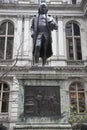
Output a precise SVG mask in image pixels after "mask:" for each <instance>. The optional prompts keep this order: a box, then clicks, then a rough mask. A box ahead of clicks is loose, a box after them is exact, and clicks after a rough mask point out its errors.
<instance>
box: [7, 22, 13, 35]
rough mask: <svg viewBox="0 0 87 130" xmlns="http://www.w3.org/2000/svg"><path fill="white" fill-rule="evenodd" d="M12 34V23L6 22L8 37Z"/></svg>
mask: <svg viewBox="0 0 87 130" xmlns="http://www.w3.org/2000/svg"><path fill="white" fill-rule="evenodd" d="M13 34H14V26H13V24H12V23H10V22H8V35H13Z"/></svg>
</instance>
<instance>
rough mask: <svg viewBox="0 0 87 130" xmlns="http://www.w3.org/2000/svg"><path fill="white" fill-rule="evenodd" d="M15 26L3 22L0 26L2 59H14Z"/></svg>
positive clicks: (0, 55)
mask: <svg viewBox="0 0 87 130" xmlns="http://www.w3.org/2000/svg"><path fill="white" fill-rule="evenodd" d="M13 39H14V26H13V24H12V23H11V22H9V21H7V22H3V23H2V24H1V25H0V59H3V60H7V59H12V54H13Z"/></svg>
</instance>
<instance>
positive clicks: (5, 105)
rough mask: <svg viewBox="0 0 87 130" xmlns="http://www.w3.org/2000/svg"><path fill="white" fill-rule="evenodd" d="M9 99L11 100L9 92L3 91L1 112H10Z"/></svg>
mask: <svg viewBox="0 0 87 130" xmlns="http://www.w3.org/2000/svg"><path fill="white" fill-rule="evenodd" d="M8 100H9V93H7V92H6V93H4V92H3V96H2V108H1V112H8Z"/></svg>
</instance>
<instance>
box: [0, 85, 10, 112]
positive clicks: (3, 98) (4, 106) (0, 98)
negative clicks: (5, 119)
mask: <svg viewBox="0 0 87 130" xmlns="http://www.w3.org/2000/svg"><path fill="white" fill-rule="evenodd" d="M9 94H10V89H9V86H8V85H7V84H6V83H0V113H6V112H8V107H9Z"/></svg>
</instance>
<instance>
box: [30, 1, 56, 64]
mask: <svg viewBox="0 0 87 130" xmlns="http://www.w3.org/2000/svg"><path fill="white" fill-rule="evenodd" d="M47 12H48V8H47V5H46V3H41V4H40V6H39V9H38V14H37V15H36V16H35V17H34V18H33V21H32V26H31V30H32V35H31V37H32V38H33V42H34V46H33V57H34V64H36V65H38V63H39V57H41V58H42V64H43V65H45V64H46V59H47V58H49V57H50V56H51V55H52V37H51V31H53V30H54V29H55V30H57V24H56V22H55V20H54V19H53V17H52V16H49V15H47Z"/></svg>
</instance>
